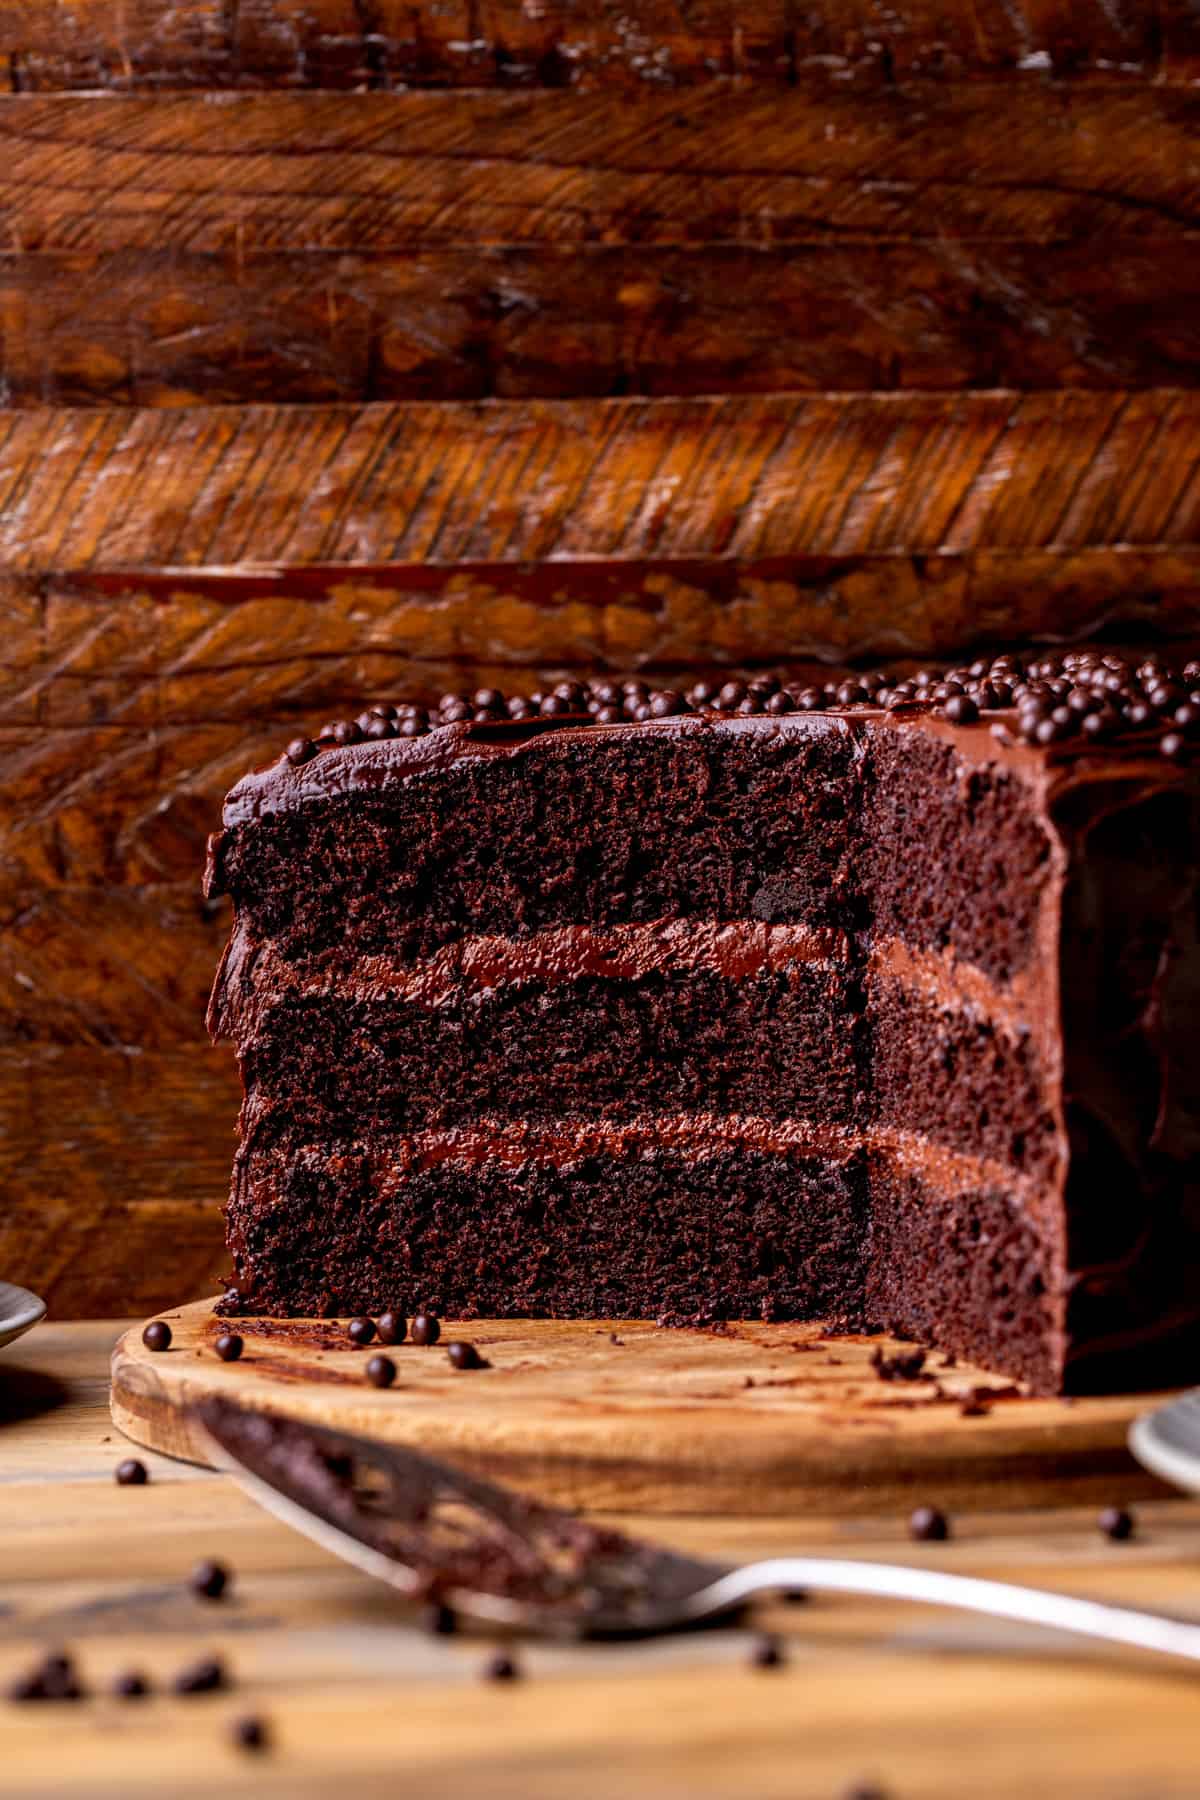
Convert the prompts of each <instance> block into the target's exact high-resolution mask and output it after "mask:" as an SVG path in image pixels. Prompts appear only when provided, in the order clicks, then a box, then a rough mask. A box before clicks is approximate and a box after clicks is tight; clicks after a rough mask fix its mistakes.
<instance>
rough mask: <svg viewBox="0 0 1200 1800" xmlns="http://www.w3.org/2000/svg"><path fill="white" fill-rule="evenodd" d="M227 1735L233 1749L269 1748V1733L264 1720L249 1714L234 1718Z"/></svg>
mask: <svg viewBox="0 0 1200 1800" xmlns="http://www.w3.org/2000/svg"><path fill="white" fill-rule="evenodd" d="M229 1736H230V1738H231V1739H232V1741H233V1744H234V1747H235V1749H238V1750H266V1749H269V1748H270V1741H271V1739H270V1733H269V1731H268V1730H267V1725H266V1721H265V1720H264V1719H259V1718H256V1717H255V1716H254V1715H253V1714H250V1715H249V1716H247V1717H246V1718H244V1719H235V1720H234V1721H233V1723H232V1725H231V1726H230V1727H229Z"/></svg>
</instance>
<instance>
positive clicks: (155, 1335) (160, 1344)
mask: <svg viewBox="0 0 1200 1800" xmlns="http://www.w3.org/2000/svg"><path fill="white" fill-rule="evenodd" d="M142 1342H143V1344H145V1346H146V1348H147V1350H169V1349H170V1348H171V1327H170V1326H169V1325H168V1324H167V1322H166V1320H165V1319H151V1321H150V1323H149V1325H147V1327H146V1329H145V1331H143V1333H142Z"/></svg>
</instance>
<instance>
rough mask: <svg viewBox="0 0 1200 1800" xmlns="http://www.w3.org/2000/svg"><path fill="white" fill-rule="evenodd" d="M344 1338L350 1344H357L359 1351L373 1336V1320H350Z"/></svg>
mask: <svg viewBox="0 0 1200 1800" xmlns="http://www.w3.org/2000/svg"><path fill="white" fill-rule="evenodd" d="M346 1336H347V1337H348V1338H349V1339H350V1342H351V1343H352V1344H357V1345H358V1347H359V1348H360V1349H361V1348H362V1346H363V1345H364V1344H369V1343H370V1342H371V1339H372V1338H373V1337H374V1336H375V1321H374V1319H351V1321H350V1323H349V1324H348V1325H347V1327H346Z"/></svg>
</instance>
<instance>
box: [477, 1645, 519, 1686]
mask: <svg viewBox="0 0 1200 1800" xmlns="http://www.w3.org/2000/svg"><path fill="white" fill-rule="evenodd" d="M520 1675H521V1671H520V1669H519V1668H518V1666H517V1663H516V1660H515V1658H513V1657H511V1656H509V1654H508V1652H507V1651H505V1650H497V1652H496V1654H495V1655H494V1656H490V1657H489V1658H488V1660H487V1662H485V1663H484V1665H483V1679H484V1680H485V1681H518V1680H519V1679H520Z"/></svg>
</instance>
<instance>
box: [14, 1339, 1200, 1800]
mask: <svg viewBox="0 0 1200 1800" xmlns="http://www.w3.org/2000/svg"><path fill="white" fill-rule="evenodd" d="M119 1329H120V1326H119V1324H118V1323H117V1322H114V1321H100V1322H89V1323H77V1324H62V1325H55V1324H48V1325H46V1326H43V1327H41V1328H40V1329H39V1330H37V1331H36V1332H34V1333H33V1334H31V1335H30V1336H29V1337H27V1338H26V1339H24V1340H23V1341H22V1342H21V1343H19V1344H17V1345H15V1346H13V1347H12V1348H11V1349H9V1350H8V1351H6V1352H4V1353H3V1355H2V1356H0V1683H3V1684H4V1686H7V1685H8V1683H9V1681H10V1680H11V1679H12V1678H13V1677H14V1676H16V1675H17V1674H18V1673H20V1672H21V1671H22V1670H23V1669H25V1668H27V1667H29V1666H30V1665H31V1664H32V1663H34V1662H35V1661H36V1660H37V1659H38V1658H39V1657H40V1656H41V1655H42V1654H43V1653H44V1652H45V1651H46V1650H48V1649H50V1648H53V1647H60V1646H68V1647H70V1648H71V1649H72V1650H73V1651H74V1652H75V1654H76V1656H77V1659H78V1662H79V1665H80V1668H81V1672H82V1674H83V1676H84V1679H85V1681H86V1684H87V1686H88V1688H89V1690H94V1692H95V1693H96V1695H97V1697H96V1698H93V1699H89V1700H88V1701H86V1702H85V1703H83V1704H79V1705H73V1706H72V1705H57V1706H50V1705H36V1706H34V1705H29V1706H18V1705H15V1704H10V1703H8V1702H0V1792H2V1793H4V1794H6V1795H8V1794H29V1795H35V1794H36V1795H40V1794H48V1793H73V1792H76V1791H86V1792H87V1793H88V1794H89V1795H105V1794H108V1793H110V1792H111V1793H112V1794H114V1795H116V1794H118V1793H120V1794H121V1795H123V1796H125V1795H136V1794H139V1793H142V1792H156V1793H169V1794H171V1795H172V1796H189V1795H193V1794H194V1795H197V1796H199V1795H204V1796H206V1800H207V1797H208V1796H210V1795H212V1794H213V1793H214V1792H215V1791H217V1790H218V1788H219V1791H220V1792H221V1793H222V1795H223V1796H231V1795H232V1796H236V1795H241V1794H246V1795H250V1794H254V1795H258V1794H263V1793H266V1794H271V1793H281V1794H284V1793H285V1794H288V1795H291V1796H297V1797H298V1800H303V1797H304V1796H309V1795H324V1794H329V1793H332V1792H334V1791H335V1786H337V1785H340V1784H342V1783H346V1782H349V1781H352V1782H353V1787H352V1788H350V1787H347V1789H346V1793H347V1800H350V1796H351V1795H353V1797H354V1800H366V1797H367V1796H371V1795H375V1794H381V1795H382V1794H384V1793H385V1792H386V1793H387V1794H388V1795H392V1794H394V1793H395V1792H396V1791H397V1789H398V1788H401V1789H402V1788H404V1787H405V1786H411V1784H414V1783H416V1784H419V1786H418V1787H417V1790H416V1791H418V1792H420V1793H421V1795H422V1796H423V1797H430V1800H437V1797H438V1796H443V1795H444V1796H447V1800H449V1797H450V1796H454V1797H456V1800H457V1797H458V1796H466V1795H469V1794H477V1795H487V1796H491V1795H496V1796H501V1797H504V1796H509V1795H512V1796H517V1795H520V1796H522V1800H529V1797H530V1796H533V1797H535V1800H536V1797H537V1796H542V1795H545V1796H556V1797H560V1796H564V1795H568V1794H569V1795H570V1796H571V1797H572V1800H577V1797H579V1796H584V1797H586V1796H589V1795H593V1794H594V1795H597V1796H600V1795H604V1796H609V1795H613V1794H620V1795H622V1796H623V1797H629V1800H639V1797H641V1796H646V1797H647V1800H650V1797H653V1800H673V1797H675V1796H679V1797H680V1800H682V1797H683V1796H688V1797H689V1800H690V1797H691V1796H695V1795H703V1794H720V1795H731V1796H734V1795H743V1794H744V1795H747V1796H750V1795H753V1796H755V1800H772V1797H774V1796H779V1797H780V1800H783V1797H784V1796H787V1800H806V1797H807V1796H813V1797H814V1800H816V1797H820V1796H831V1797H835V1800H836V1797H838V1796H845V1795H847V1794H848V1793H850V1792H851V1791H852V1790H853V1788H854V1786H855V1784H860V1785H862V1784H867V1783H874V1784H876V1785H877V1786H878V1787H879V1788H880V1789H882V1791H883V1792H885V1793H886V1794H887V1795H888V1796H890V1797H892V1800H911V1797H913V1796H917V1795H921V1796H925V1795H930V1796H940V1795H945V1796H951V1795H952V1796H954V1797H955V1800H961V1797H962V1796H963V1795H965V1794H971V1795H972V1796H988V1795H997V1796H999V1795H1004V1796H1011V1795H1013V1794H1015V1793H1019V1792H1021V1791H1022V1789H1024V1788H1027V1787H1029V1786H1031V1785H1032V1784H1033V1783H1035V1782H1036V1783H1037V1785H1038V1788H1039V1790H1040V1792H1041V1793H1042V1794H1045V1795H1053V1796H1055V1797H1062V1796H1074V1795H1078V1796H1081V1797H1082V1796H1084V1795H1086V1796H1087V1797H1088V1800H1097V1797H1104V1796H1113V1797H1114V1800H1115V1797H1117V1796H1121V1797H1122V1800H1125V1797H1128V1800H1133V1797H1135V1796H1136V1797H1137V1800H1151V1797H1152V1796H1159V1795H1183V1794H1189V1795H1194V1794H1195V1793H1197V1792H1198V1791H1200V1753H1198V1749H1197V1745H1198V1734H1197V1730H1196V1716H1197V1687H1196V1680H1197V1677H1194V1676H1192V1675H1189V1674H1188V1673H1187V1672H1186V1671H1183V1672H1180V1671H1179V1670H1176V1669H1173V1668H1167V1667H1165V1666H1160V1665H1153V1664H1151V1663H1150V1662H1149V1661H1148V1660H1146V1659H1140V1658H1137V1657H1134V1656H1128V1657H1117V1656H1115V1655H1114V1656H1110V1655H1107V1654H1105V1653H1104V1652H1102V1651H1100V1650H1098V1649H1094V1648H1084V1649H1080V1648H1078V1647H1074V1646H1072V1645H1070V1644H1068V1643H1066V1641H1065V1640H1064V1641H1058V1640H1056V1641H1055V1642H1054V1643H1053V1644H1052V1645H1051V1644H1050V1643H1049V1642H1048V1641H1047V1640H1046V1639H1045V1638H1040V1637H1037V1636H1035V1635H1034V1634H1032V1633H1029V1632H1026V1631H1024V1630H1021V1629H1018V1628H1016V1627H1009V1626H1001V1625H994V1624H991V1623H989V1622H987V1621H980V1620H968V1619H962V1618H957V1617H952V1616H950V1615H943V1614H935V1613H931V1612H924V1611H921V1610H920V1609H917V1608H911V1607H904V1606H897V1605H889V1604H884V1603H877V1604H876V1603H869V1602H866V1601H858V1600H845V1599H839V1600H835V1599H826V1600H817V1601H813V1602H811V1603H810V1604H808V1605H807V1606H799V1607H782V1606H779V1607H774V1608H771V1609H769V1610H767V1611H765V1612H764V1615H763V1620H764V1623H766V1624H768V1625H769V1626H770V1628H771V1629H772V1630H775V1631H777V1632H779V1633H780V1635H781V1637H782V1638H783V1640H784V1642H785V1645H786V1651H787V1661H786V1665H785V1666H784V1667H782V1668H780V1669H777V1670H760V1669H756V1668H754V1667H753V1666H752V1665H751V1663H750V1650H751V1647H752V1645H753V1643H754V1641H755V1640H754V1635H753V1634H752V1633H751V1632H749V1631H746V1630H742V1629H737V1630H722V1631H713V1632H708V1633H704V1634H698V1635H695V1636H692V1637H687V1638H677V1639H674V1640H670V1641H664V1642H660V1643H655V1644H646V1645H636V1646H628V1645H623V1646H584V1647H574V1648H572V1647H547V1646H538V1645H534V1646H531V1647H529V1648H528V1649H522V1650H520V1652H519V1655H520V1661H521V1664H522V1668H523V1670H524V1676H525V1678H524V1679H523V1680H522V1681H521V1682H519V1683H518V1684H515V1685H501V1684H488V1683H485V1682H483V1681H482V1680H481V1679H480V1670H481V1668H482V1666H483V1664H484V1662H485V1660H486V1658H487V1656H488V1654H489V1646H488V1644H487V1643H485V1642H483V1641H482V1640H479V1639H471V1638H466V1637H460V1638H449V1639H447V1638H434V1637H430V1636H427V1635H426V1634H425V1633H423V1632H422V1631H420V1630H419V1629H417V1627H416V1626H415V1625H414V1623H413V1622H412V1620H411V1618H409V1617H407V1616H406V1615H405V1614H404V1613H403V1612H402V1611H401V1610H399V1609H398V1608H397V1606H396V1603H395V1601H394V1599H393V1597H392V1596H391V1595H390V1594H389V1593H387V1592H385V1591H383V1590H382V1589H380V1588H377V1587H376V1586H374V1585H372V1583H371V1582H370V1581H369V1580H368V1579H366V1578H365V1577H363V1576H361V1575H359V1574H357V1573H355V1572H354V1571H353V1570H351V1569H349V1568H346V1567H344V1566H342V1565H341V1564H340V1563H338V1562H336V1561H334V1560H333V1559H331V1558H330V1557H329V1556H328V1555H326V1554H325V1553H324V1552H322V1551H320V1550H318V1549H317V1548H316V1547H315V1546H313V1545H310V1544H309V1543H307V1542H306V1541H304V1540H302V1539H300V1538H299V1537H297V1536H295V1535H293V1534H292V1533H291V1532H289V1531H288V1530H287V1529H286V1528H285V1527H284V1526H282V1525H280V1524H277V1523H276V1522H275V1521H274V1520H272V1519H270V1518H269V1517H267V1516H266V1515H265V1514H263V1513H261V1512H260V1511H258V1509H257V1508H256V1507H255V1506H254V1505H252V1503H251V1502H250V1501H249V1500H247V1499H245V1498H244V1497H243V1496H242V1495H241V1494H240V1493H239V1492H238V1491H237V1490H236V1489H235V1488H234V1487H233V1486H232V1484H231V1483H230V1482H229V1481H228V1480H227V1479H224V1478H222V1477H219V1476H216V1475H212V1474H209V1473H207V1472H204V1471H200V1470H197V1469H194V1468H191V1467H188V1466H185V1465H182V1464H177V1463H171V1462H168V1461H166V1460H164V1459H162V1458H157V1457H154V1456H152V1455H150V1454H149V1453H144V1454H145V1460H146V1461H147V1463H148V1465H149V1466H150V1470H151V1480H150V1483H149V1485H148V1486H146V1487H144V1488H124V1487H118V1486H117V1485H116V1483H115V1482H114V1479H113V1470H114V1468H115V1466H116V1464H117V1462H118V1461H120V1459H121V1458H122V1457H123V1456H125V1455H127V1454H128V1453H129V1449H130V1446H129V1445H128V1444H127V1443H126V1442H125V1441H124V1440H123V1439H122V1438H121V1437H120V1436H119V1435H118V1434H117V1433H116V1432H115V1431H114V1429H113V1427H112V1425H111V1423H110V1420H109V1417H108V1406H107V1402H108V1354H109V1350H110V1347H111V1345H112V1342H113V1339H114V1337H115V1335H116V1334H117V1332H118V1330H119ZM936 1498H937V1496H936V1495H931V1496H930V1499H931V1500H936ZM621 1523H623V1524H626V1525H628V1526H630V1527H632V1528H634V1529H637V1528H638V1527H639V1523H641V1524H642V1525H643V1528H644V1529H646V1530H647V1531H652V1532H654V1533H655V1534H657V1535H658V1536H660V1537H663V1538H666V1539H669V1540H671V1541H673V1542H675V1543H677V1544H678V1545H680V1546H681V1547H684V1548H688V1549H693V1550H696V1551H702V1552H711V1553H713V1554H717V1555H727V1556H730V1557H737V1556H746V1557H750V1556H754V1555H756V1554H768V1553H774V1552H783V1551H787V1550H797V1551H799V1550H815V1549H836V1550H837V1551H839V1552H844V1553H847V1554H850V1555H855V1556H864V1557H890V1558H904V1559H907V1560H912V1561H919V1562H921V1563H923V1564H926V1565H933V1566H936V1567H940V1568H946V1569H952V1570H957V1571H963V1572H969V1573H973V1574H987V1575H1000V1576H1007V1577H1012V1578H1015V1579H1020V1580H1029V1581H1036V1582H1039V1583H1043V1584H1045V1585H1047V1586H1061V1587H1062V1588H1064V1589H1070V1590H1073V1591H1075V1592H1079V1593H1086V1594H1090V1595H1094V1596H1096V1597H1105V1598H1109V1599H1113V1600H1122V1601H1128V1602H1145V1603H1146V1604H1148V1605H1156V1606H1160V1607H1163V1608H1172V1609H1174V1610H1177V1611H1179V1612H1181V1613H1191V1614H1195V1615H1197V1616H1200V1505H1195V1504H1193V1503H1191V1502H1189V1501H1184V1500H1164V1501H1156V1502H1151V1503H1148V1504H1144V1505H1143V1506H1141V1507H1140V1508H1139V1510H1138V1532H1137V1535H1136V1537H1135V1539H1134V1541H1132V1542H1131V1543H1128V1544H1124V1545H1114V1544H1112V1543H1110V1542H1108V1541H1107V1540H1106V1539H1104V1538H1103V1537H1102V1536H1101V1535H1100V1533H1099V1532H1098V1531H1097V1530H1096V1527H1095V1522H1094V1516H1093V1514H1092V1513H1091V1512H1090V1511H1084V1510H1077V1509H1058V1510H1042V1511H1038V1512H1033V1511H1029V1510H1025V1511H1012V1512H1003V1513H1000V1512H996V1513H988V1514H975V1515H973V1516H964V1517H961V1518H958V1519H956V1520H955V1521H954V1525H955V1531H954V1536H953V1539H952V1541H951V1542H949V1543H947V1544H942V1545H928V1546H926V1545H914V1544H911V1543H910V1542H909V1541H908V1539H907V1537H906V1534H905V1526H904V1521H903V1520H902V1519H900V1518H898V1517H896V1516H894V1515H893V1516H886V1517H879V1518H868V1519H863V1518H856V1519H853V1520H850V1519H846V1518H839V1517H838V1516H837V1515H836V1514H828V1513H825V1514H817V1513H811V1512H810V1513H808V1514H805V1515H801V1516H797V1517H795V1518H792V1519H748V1518H747V1519H740V1518H738V1517H736V1516H722V1517H718V1518H712V1519H697V1518H688V1519H678V1520H672V1519H668V1520H664V1519H663V1518H661V1517H660V1518H657V1519H655V1520H653V1521H644V1522H639V1521H638V1520H637V1519H636V1518H629V1519H622V1520H621ZM206 1555H215V1556H218V1557H221V1558H223V1559H225V1560H227V1561H228V1563H229V1564H230V1566H231V1567H232V1569H233V1570H234V1572H235V1579H234V1582H233V1586H232V1590H231V1593H230V1596H229V1597H228V1598H227V1599H225V1600H223V1601H221V1602H219V1603H211V1602H204V1601H201V1600H198V1599H196V1598H194V1597H193V1595H192V1594H191V1592H190V1591H189V1589H188V1586H187V1575H188V1572H189V1570H190V1568H191V1567H192V1565H193V1564H194V1562H195V1561H196V1560H197V1559H198V1558H199V1557H202V1556H206ZM208 1652H218V1653H220V1654H221V1655H222V1656H223V1657H224V1658H225V1659H226V1660H227V1663H228V1666H229V1668H230V1670H231V1672H232V1674H233V1677H234V1683H233V1686H232V1688H231V1690H230V1691H229V1692H226V1693H223V1694H219V1695H213V1696H208V1697H197V1698H191V1699H182V1698H175V1697H173V1696H172V1697H159V1696H155V1697H153V1698H150V1699H147V1700H143V1701H139V1702H119V1701H116V1700H114V1699H112V1698H110V1697H109V1696H108V1694H107V1692H106V1690H107V1688H108V1686H109V1684H110V1683H111V1681H112V1679H113V1677H114V1676H115V1675H116V1674H117V1673H118V1672H119V1671H122V1670H125V1669H128V1668H132V1667H137V1668H141V1669H143V1670H144V1671H145V1672H146V1673H147V1675H149V1676H150V1678H151V1679H152V1681H153V1682H154V1683H155V1685H156V1687H162V1688H164V1689H169V1687H170V1683H171V1679H172V1677H173V1675H174V1674H175V1672H176V1671H177V1670H178V1669H179V1668H181V1667H182V1666H183V1665H184V1664H186V1663H187V1662H189V1661H191V1660H194V1659H195V1658H197V1657H199V1656H201V1655H203V1654H205V1653H208ZM248 1713H254V1714H258V1715H260V1716H262V1717H264V1718H265V1719H266V1720H267V1721H268V1722H269V1726H270V1731H271V1737H272V1747H271V1749H270V1751H269V1753H267V1754H263V1755H250V1754H248V1753H246V1752H245V1751H240V1750H237V1749H235V1748H234V1747H233V1745H232V1743H231V1740H230V1724H231V1721H232V1720H234V1719H235V1718H238V1717H240V1716H242V1715H245V1714H248Z"/></svg>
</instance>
